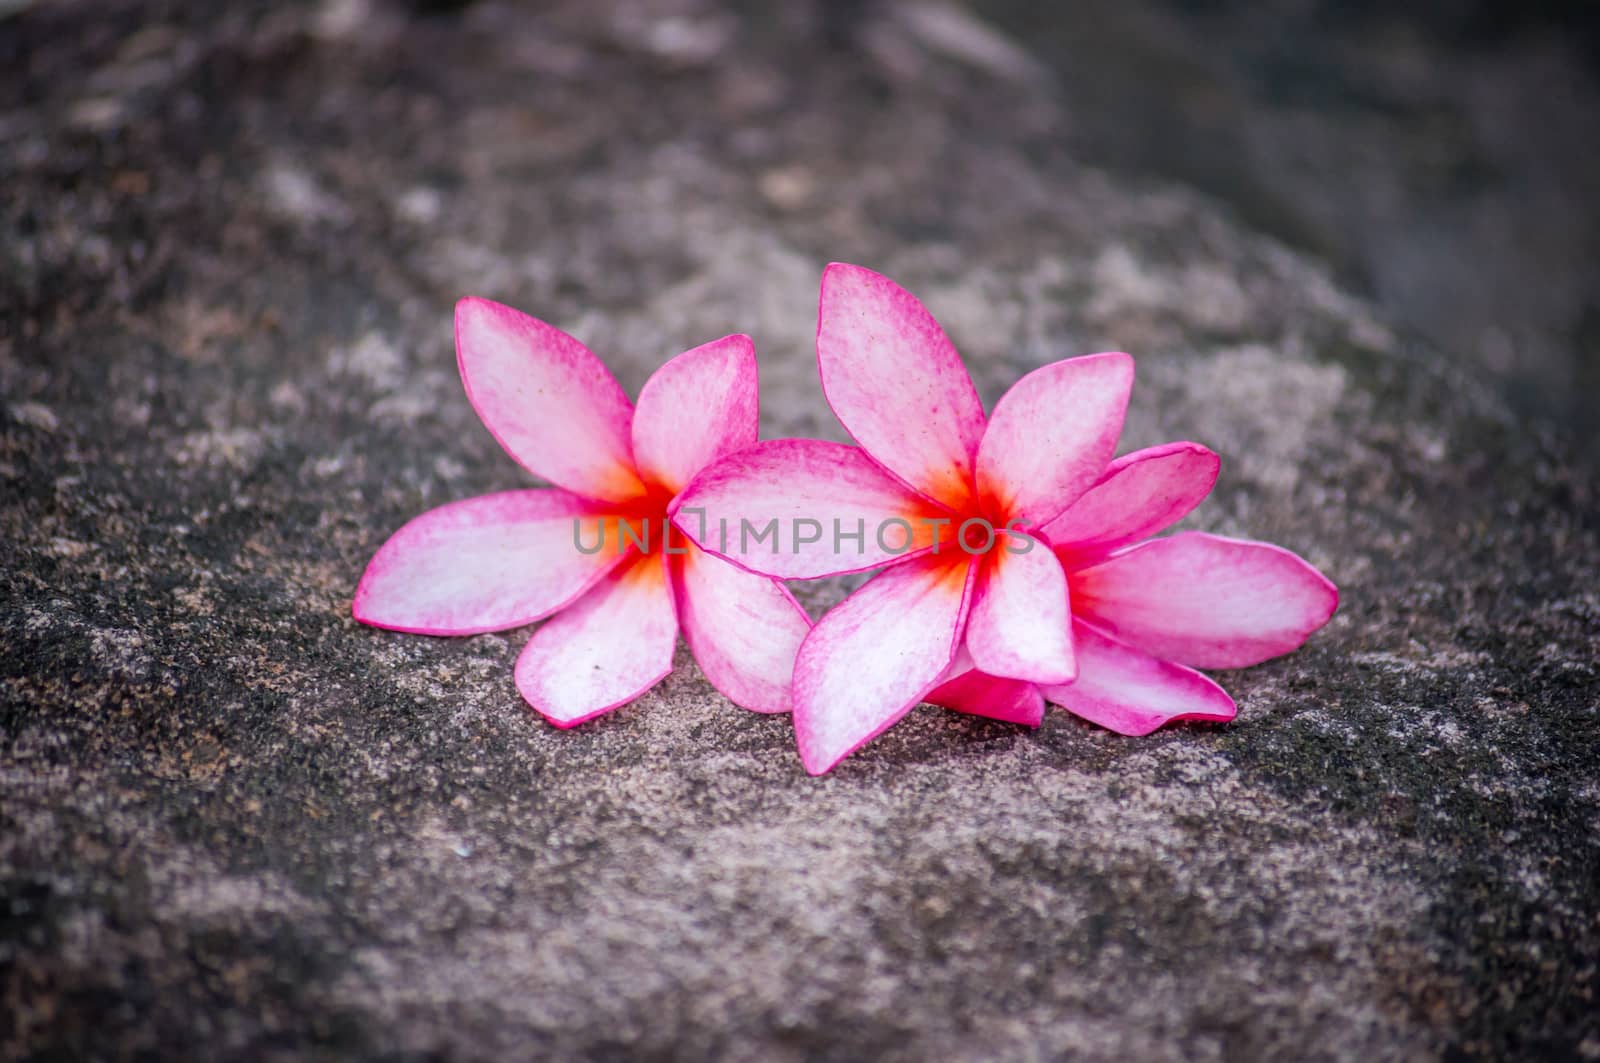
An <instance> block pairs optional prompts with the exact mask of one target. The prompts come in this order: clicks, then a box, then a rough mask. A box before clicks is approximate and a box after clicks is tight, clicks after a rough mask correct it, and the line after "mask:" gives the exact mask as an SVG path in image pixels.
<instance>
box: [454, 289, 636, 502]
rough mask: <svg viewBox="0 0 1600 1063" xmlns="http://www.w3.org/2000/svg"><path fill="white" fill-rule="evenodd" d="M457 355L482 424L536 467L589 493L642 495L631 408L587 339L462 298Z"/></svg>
mask: <svg viewBox="0 0 1600 1063" xmlns="http://www.w3.org/2000/svg"><path fill="white" fill-rule="evenodd" d="M456 361H457V363H458V364H459V365H460V368H461V381H462V383H463V384H465V385H466V389H467V399H468V400H469V401H470V402H471V403H472V408H473V409H475V410H477V411H478V416H479V417H480V418H481V419H482V420H483V424H484V427H486V428H488V429H489V432H490V434H491V435H493V436H494V438H495V439H496V440H497V441H498V442H499V443H500V445H501V446H502V447H504V448H505V449H506V453H507V454H510V455H511V456H512V457H513V458H515V459H516V460H517V462H518V463H519V464H521V465H522V467H523V468H525V469H527V470H528V471H529V472H531V473H533V474H534V475H535V476H539V477H543V478H544V479H546V480H549V481H550V482H551V483H553V484H555V485H556V486H557V487H564V488H566V489H567V490H568V491H571V492H573V493H574V494H579V495H583V496H584V497H586V498H598V499H603V500H605V501H608V502H625V501H627V500H629V499H631V498H636V497H639V496H641V495H643V494H644V485H643V484H641V483H640V482H639V477H638V476H637V475H636V474H635V473H634V470H633V450H632V445H631V444H630V442H629V425H630V424H631V422H632V420H633V407H632V405H630V404H629V402H628V396H627V395H625V394H623V391H622V387H621V386H620V385H619V384H618V383H617V381H616V378H615V377H613V376H612V375H611V371H610V370H609V369H607V368H606V367H605V365H604V364H603V363H602V362H601V361H600V359H598V358H596V357H595V356H594V355H593V354H591V353H590V351H589V348H587V347H585V346H584V345H583V344H581V343H579V342H578V341H577V340H575V339H573V338H572V337H571V336H569V335H567V334H566V333H565V332H562V331H561V330H560V329H558V328H555V327H554V326H552V325H547V324H545V323H544V322H543V321H540V320H538V319H537V318H533V317H529V316H528V315H527V314H524V313H522V312H520V311H517V310H513V309H511V307H509V306H502V305H501V304H499V303H495V302H491V301H489V300H488V299H475V298H472V299H463V300H461V301H460V302H459V303H457V304H456Z"/></svg>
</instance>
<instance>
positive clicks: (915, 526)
mask: <svg viewBox="0 0 1600 1063" xmlns="http://www.w3.org/2000/svg"><path fill="white" fill-rule="evenodd" d="M674 506H675V508H674V510H673V521H674V523H675V524H677V526H678V527H679V529H681V530H682V531H683V533H684V534H685V535H687V536H688V537H689V538H690V539H692V540H693V541H694V542H695V543H696V544H697V545H699V546H700V547H701V548H703V549H705V550H709V551H710V552H711V553H714V554H716V555H717V556H718V557H724V558H727V559H728V560H730V561H732V562H734V563H735V564H737V565H739V566H741V567H743V568H747V569H750V570H751V571H752V572H759V573H762V574H764V575H768V576H777V577H780V578H782V579H814V578H816V577H818V576H833V575H838V574H840V573H845V572H860V571H862V570H863V569H869V568H876V567H877V566H878V565H882V564H884V563H885V562H891V561H895V560H900V559H903V558H905V557H907V556H910V555H911V554H913V553H915V552H917V551H919V550H922V549H924V548H926V547H927V546H928V545H929V544H930V543H931V542H932V536H933V535H934V534H935V533H936V532H938V531H939V530H940V529H938V528H936V527H935V526H934V525H931V524H926V523H923V522H922V521H921V520H920V519H919V518H922V517H930V516H931V515H933V514H935V513H937V512H938V511H937V510H936V509H935V507H934V506H933V505H932V504H931V503H929V502H928V501H927V500H926V499H924V498H922V497H921V496H920V495H917V494H914V493H912V492H911V491H908V490H906V489H905V488H904V487H902V486H901V485H900V484H899V483H898V482H896V481H895V479H894V477H892V476H890V475H888V474H887V473H885V472H884V471H883V470H882V469H880V468H879V467H878V466H877V465H876V464H875V463H874V462H873V461H872V459H870V458H868V457H867V455H866V453H865V452H864V451H863V450H861V448H859V447H851V446H846V445H845V444H843V443H825V442H823V441H821V440H818V439H769V440H766V441H764V442H760V443H757V444H755V445H754V446H752V447H746V448H745V449H744V450H741V451H739V452H738V453H737V454H732V455H730V456H728V457H726V458H723V459H722V460H721V461H719V462H717V463H716V464H714V465H712V466H711V467H710V468H708V469H706V470H705V471H704V472H702V473H701V474H700V475H699V476H697V477H695V479H694V480H693V481H691V482H690V484H689V486H688V487H687V488H685V489H684V491H683V493H682V494H681V495H679V496H678V498H677V501H676V502H675V504H674ZM769 528H770V529H771V534H767V532H768V529H769ZM880 532H881V534H880ZM857 533H860V539H859V540H858V539H857V538H856V535H857ZM943 535H944V539H945V541H948V540H949V537H950V535H951V533H950V532H949V531H948V530H945V531H944V532H943ZM813 536H814V537H815V538H814V539H813V538H812V537H813ZM806 539H811V540H812V541H809V542H806V541H802V540H806ZM902 546H904V549H901V547H902Z"/></svg>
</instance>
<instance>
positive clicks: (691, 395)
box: [633, 335, 760, 494]
mask: <svg viewBox="0 0 1600 1063" xmlns="http://www.w3.org/2000/svg"><path fill="white" fill-rule="evenodd" d="M757 381H758V377H757V371H756V349H755V346H754V345H753V344H752V343H751V342H750V337H749V336H741V335H734V336H724V337H723V338H722V339H720V340H713V341H711V342H710V343H707V344H703V345H701V346H699V347H696V348H694V349H693V350H691V351H685V352H684V353H683V354H680V355H678V356H677V357H676V358H674V359H672V360H671V361H670V362H668V363H667V364H666V365H663V366H662V367H661V368H660V369H657V370H656V371H655V374H654V375H653V376H651V377H650V379H649V380H647V381H645V385H644V389H643V390H642V391H640V392H639V408H638V410H637V411H635V413H634V415H633V454H634V460H635V461H636V463H637V465H638V468H639V474H640V475H641V476H643V477H644V478H645V479H646V480H649V481H653V482H654V483H657V484H660V485H661V486H663V487H665V488H667V489H668V490H669V491H670V492H671V493H672V494H677V493H678V492H679V491H681V490H683V487H684V485H685V484H687V483H688V482H689V481H690V480H691V479H693V478H694V475H695V473H697V472H699V471H700V470H701V469H703V468H705V467H706V466H707V465H709V464H711V462H712V461H714V460H716V459H717V458H719V457H721V456H722V455H724V454H731V453H732V452H734V451H736V450H739V449H741V448H743V447H747V446H749V445H750V444H751V443H754V442H755V441H756V437H757V435H758V427H759V417H760V411H759V394H758V392H759V385H758V383H757Z"/></svg>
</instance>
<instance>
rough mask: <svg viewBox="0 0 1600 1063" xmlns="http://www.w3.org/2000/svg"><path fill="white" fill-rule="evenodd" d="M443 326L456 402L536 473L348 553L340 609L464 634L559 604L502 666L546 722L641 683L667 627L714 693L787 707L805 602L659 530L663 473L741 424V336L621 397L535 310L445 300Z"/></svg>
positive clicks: (660, 665) (650, 672)
mask: <svg viewBox="0 0 1600 1063" xmlns="http://www.w3.org/2000/svg"><path fill="white" fill-rule="evenodd" d="M455 325H456V354H457V360H458V362H459V365H460V369H461V380H462V383H464V384H465V385H466V390H467V398H468V400H469V401H470V402H471V403H472V406H473V408H474V409H475V410H477V412H478V416H479V417H480V418H482V420H483V423H484V425H485V427H487V428H488V429H489V432H490V434H492V435H493V436H494V437H495V439H496V440H498V441H499V443H500V445H501V446H502V447H504V448H505V450H506V452H507V453H508V454H510V455H511V457H512V458H514V459H515V460H516V461H517V462H518V463H520V464H521V465H522V466H523V467H524V468H526V469H527V470H528V471H529V472H532V473H533V474H534V475H535V476H539V477H541V478H543V479H545V480H547V481H549V482H550V483H551V484H553V485H554V486H553V487H550V488H546V489H540V490H520V491H505V492H501V493H499V494H492V495H484V496H482V497H479V498H469V499H466V500H464V501H460V502H452V503H449V504H448V505H444V506H440V507H439V508H437V509H433V510H429V511H428V512H426V513H424V514H422V515H421V516H419V517H417V518H415V519H414V520H412V521H411V522H410V523H408V524H406V525H405V526H404V527H402V528H401V529H400V530H399V531H397V532H395V533H394V535H393V536H391V537H390V539H389V541H388V542H386V543H384V544H383V546H382V547H381V548H380V549H379V550H378V552H377V554H376V555H375V556H374V557H373V559H372V562H371V564H369V565H368V566H367V571H366V574H365V575H364V576H363V577H362V579H361V584H360V586H359V587H357V589H356V594H355V602H354V606H353V610H354V613H355V617H356V619H357V620H360V621H362V622H363V623H367V624H372V625H375V626H377V627H384V628H391V629H393V630H396V631H409V632H416V633H419V634H424V635H472V634H478V633H481V632H485V631H501V630H504V629H507V628H514V627H520V626H522V625H524V624H528V623H531V622H532V621H535V620H538V619H541V618H543V617H547V616H550V615H551V614H553V613H557V612H559V614H560V615H558V616H556V617H555V618H554V619H553V620H550V621H549V622H548V623H546V624H544V625H543V626H542V627H540V628H539V629H538V630H537V631H536V632H534V634H533V637H532V638H530V639H529V640H528V643H527V646H526V647H525V648H524V649H523V651H522V654H521V656H520V657H518V659H517V665H516V683H517V689H518V690H519V691H521V693H522V696H523V697H524V698H525V699H527V701H528V704H530V705H532V706H533V707H534V708H535V709H537V710H538V711H539V712H540V713H541V714H543V715H544V717H545V718H546V719H548V720H549V721H550V722H551V723H553V724H555V725H556V726H557V727H572V726H575V725H577V724H579V723H582V722H583V721H585V720H590V719H593V718H594V717H596V716H598V715H600V714H601V713H604V712H607V711H608V710H610V709H614V708H616V707H618V706H620V705H624V704H626V703H628V702H630V701H632V700H634V699H635V698H637V697H639V696H640V695H641V694H643V693H644V692H645V691H647V690H649V689H650V688H651V687H653V686H655V684H656V683H658V682H659V681H660V680H661V679H663V678H664V677H665V676H666V675H667V674H668V673H669V672H670V671H672V656H673V651H674V649H675V647H676V645H677V639H678V632H679V630H680V628H681V629H682V631H683V634H684V638H685V640H686V641H687V642H688V644H689V648H690V650H691V651H692V652H693V654H694V657H695V660H696V661H698V662H699V664H700V668H701V670H702V671H703V672H704V673H705V675H706V678H707V679H708V680H710V681H711V683H712V685H714V686H715V687H716V688H717V689H718V690H720V691H722V693H723V694H725V695H727V697H728V699H729V700H730V701H732V702H734V703H735V704H737V705H741V706H743V707H745V708H747V709H752V710H754V711H756V712H787V711H788V710H789V704H790V695H789V690H790V677H791V673H792V671H793V666H794V658H795V653H796V651H797V649H798V648H799V646H800V643H801V640H802V639H803V638H804V637H805V635H806V633H807V632H808V631H809V630H810V627H811V622H810V620H809V618H808V617H807V616H806V613H805V610H804V609H802V608H801V607H800V605H799V604H798V603H797V602H796V601H795V600H794V598H793V597H792V596H791V595H790V594H789V592H788V590H787V589H785V588H784V586H783V585H782V584H781V583H779V582H776V581H774V580H771V579H767V578H765V577H762V576H757V575H753V574H751V573H749V572H746V571H744V570H741V569H739V568H737V567H735V566H733V565H730V564H728V563H727V562H726V561H723V560H721V559H719V558H716V557H712V556H710V555H708V554H706V553H705V552H703V551H701V550H700V549H698V548H697V547H695V546H694V545H693V544H692V543H688V542H686V541H685V540H683V539H682V537H681V536H678V535H676V534H673V533H670V532H669V531H668V529H669V527H670V525H669V523H668V516H669V511H670V510H671V508H672V506H673V504H674V499H675V497H676V495H677V494H678V492H679V491H680V490H682V488H683V486H684V485H685V484H687V483H688V482H689V481H690V479H692V478H693V477H694V476H695V474H696V473H698V472H699V471H700V470H701V468H703V467H704V466H706V465H708V464H710V463H711V462H712V461H714V460H716V459H717V458H719V457H722V456H724V455H727V454H731V453H733V452H735V451H737V450H739V449H740V448H742V447H746V446H749V445H750V444H752V443H754V442H755V441H756V437H757V372H756V360H755V350H754V348H753V347H752V346H751V343H750V339H749V337H747V336H738V335H735V336H727V337H724V338H723V339H720V340H716V341H714V342H712V343H707V344H705V345H704V346H701V347H696V348H694V349H693V350H691V351H688V352H686V353H684V354H680V355H678V356H677V357H676V358H673V359H672V360H671V361H669V362H667V363H666V364H665V365H663V366H662V367H661V368H660V369H658V370H656V372H655V374H654V375H653V376H652V377H651V378H650V379H649V381H647V382H646V383H645V386H644V389H643V390H642V391H641V392H640V394H639V406H638V408H637V409H635V408H634V407H633V405H632V404H631V403H630V402H629V401H628V398H627V396H626V395H625V394H624V393H623V391H622V388H621V387H620V386H619V385H618V384H617V381H616V379H615V378H614V377H613V376H612V375H611V373H610V371H609V370H607V369H606V367H605V365H604V364H602V363H601V362H600V360H599V359H598V358H596V357H595V356H594V355H593V354H592V353H590V351H589V350H588V348H586V347H584V345H583V344H581V343H579V342H578V341H577V340H575V339H573V338H572V337H571V336H568V335H567V334H566V333H564V332H562V331H560V330H559V329H556V328H553V327H552V326H550V325H547V324H545V323H544V322H542V321H539V320H536V319H535V318H532V317H529V316H528V315H526V314H522V313H519V312H518V311H516V310H513V309H511V308H510V307H507V306H502V305H500V304H498V303H493V302H490V301H488V300H487V299H463V300H462V301H461V302H460V303H458V304H457V305H456V321H455Z"/></svg>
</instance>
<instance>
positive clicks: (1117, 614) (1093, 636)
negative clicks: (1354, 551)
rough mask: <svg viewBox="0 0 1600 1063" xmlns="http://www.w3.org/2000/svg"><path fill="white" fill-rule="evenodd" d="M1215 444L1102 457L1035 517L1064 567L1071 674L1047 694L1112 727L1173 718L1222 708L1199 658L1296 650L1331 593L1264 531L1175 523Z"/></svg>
mask: <svg viewBox="0 0 1600 1063" xmlns="http://www.w3.org/2000/svg"><path fill="white" fill-rule="evenodd" d="M1218 467H1219V462H1218V460H1217V456H1216V455H1215V454H1213V453H1212V452H1211V451H1210V450H1208V449H1206V448H1205V447H1203V446H1201V445H1200V444H1198V443H1169V444H1166V445H1165V446H1159V447H1151V448H1149V449H1147V450H1140V451H1135V452H1134V453H1132V454H1127V455H1124V456H1123V457H1121V458H1118V459H1117V460H1116V461H1114V462H1112V463H1111V465H1110V467H1109V468H1107V470H1106V472H1105V475H1104V476H1102V477H1101V479H1100V481H1099V483H1097V484H1096V485H1095V486H1094V487H1093V488H1091V489H1090V490H1089V491H1088V492H1087V493H1086V494H1084V496H1083V497H1082V498H1080V499H1078V501H1076V502H1075V503H1073V505H1072V506H1070V507H1069V508H1068V509H1067V510H1066V511H1065V512H1063V513H1062V514H1061V515H1060V516H1059V517H1057V518H1055V520H1053V521H1051V522H1050V523H1049V524H1047V525H1046V526H1045V527H1043V528H1041V529H1039V534H1040V535H1041V536H1042V537H1043V538H1044V539H1046V540H1047V541H1049V542H1050V544H1051V545H1052V546H1053V547H1054V551H1055V555H1056V557H1057V558H1058V559H1059V560H1060V562H1061V565H1062V568H1064V569H1065V570H1066V572H1067V585H1068V586H1069V587H1070V588H1071V591H1070V593H1071V599H1072V640H1073V645H1074V647H1075V649H1076V651H1077V661H1078V675H1077V678H1076V679H1075V680H1074V681H1073V682H1072V683H1070V684H1047V685H1045V686H1044V687H1043V694H1044V696H1045V697H1046V698H1048V699H1049V700H1050V701H1052V702H1054V703H1056V704H1058V705H1060V706H1062V707H1063V708H1065V709H1067V710H1068V711H1070V712H1073V713H1076V714H1077V715H1079V716H1082V717H1083V718H1085V719H1087V720H1092V721H1093V722H1095V723H1098V724H1100V725H1101V726H1103V727H1107V728H1110V729H1111V730H1113V731H1117V732H1119V733H1121V734H1127V735H1142V734H1149V733H1150V732H1151V731H1154V730H1155V729H1156V728H1158V727H1160V726H1161V725H1162V724H1165V723H1168V722H1170V721H1172V720H1191V719H1192V720H1216V721H1225V720H1231V719H1233V717H1234V714H1235V712H1236V709H1235V707H1234V703H1233V699H1232V698H1230V697H1229V696H1228V694H1227V693H1226V692H1225V691H1224V690H1223V689H1222V688H1221V687H1220V686H1218V685H1217V684H1216V683H1215V682H1214V681H1213V680H1211V679H1210V678H1208V677H1206V676H1204V675H1201V674H1200V673H1199V672H1197V671H1195V669H1196V668H1245V667H1248V666H1250V665H1253V664H1259V663H1260V662H1262V661H1264V660H1267V659H1268V658H1270V657H1277V656H1279V655H1281V654H1285V653H1288V652H1290V651H1291V650H1294V649H1297V648H1298V647H1299V646H1300V644H1301V643H1303V642H1304V641H1305V640H1306V638H1307V637H1309V636H1310V634H1311V633H1312V632H1313V631H1315V630H1317V629H1318V628H1320V627H1321V626H1322V625H1323V624H1325V623H1327V622H1328V619H1329V618H1330V617H1332V616H1333V612H1334V610H1335V609H1336V608H1338V605H1339V592H1338V590H1337V588H1335V587H1334V585H1333V584H1332V583H1331V582H1329V581H1328V579H1327V578H1326V577H1324V576H1323V575H1322V573H1320V572H1318V571H1317V570H1316V569H1315V568H1313V567H1312V566H1311V565H1309V564H1307V563H1306V562H1305V561H1303V560H1302V559H1300V558H1299V557H1297V556H1295V555H1294V554H1292V553H1290V552H1289V551H1288V550H1284V549H1282V548H1281V547H1277V546H1272V545H1270V544H1268V543H1257V542H1247V541H1244V540H1239V539H1226V538H1223V537H1221V536H1217V535H1208V534H1205V533H1203V532H1179V533H1177V534H1176V535H1172V536H1169V537H1167V538H1164V539H1151V540H1149V541H1147V542H1140V540H1143V539H1145V537H1146V536H1149V535H1152V534H1154V533H1155V532H1159V531H1162V530H1163V529H1165V528H1167V527H1169V526H1171V525H1172V524H1173V523H1175V522H1177V521H1179V520H1181V519H1182V518H1183V517H1184V516H1186V515H1187V514H1188V513H1189V512H1190V511H1191V510H1192V509H1194V507H1195V506H1197V505H1199V503H1200V501H1201V500H1202V499H1204V498H1205V497H1206V495H1207V494H1209V493H1210V491H1211V487H1212V485H1213V484H1214V483H1215V482H1216V479H1217V470H1218Z"/></svg>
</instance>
